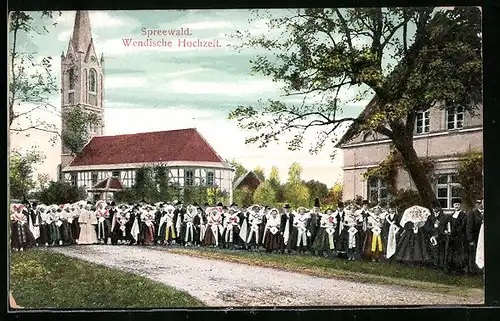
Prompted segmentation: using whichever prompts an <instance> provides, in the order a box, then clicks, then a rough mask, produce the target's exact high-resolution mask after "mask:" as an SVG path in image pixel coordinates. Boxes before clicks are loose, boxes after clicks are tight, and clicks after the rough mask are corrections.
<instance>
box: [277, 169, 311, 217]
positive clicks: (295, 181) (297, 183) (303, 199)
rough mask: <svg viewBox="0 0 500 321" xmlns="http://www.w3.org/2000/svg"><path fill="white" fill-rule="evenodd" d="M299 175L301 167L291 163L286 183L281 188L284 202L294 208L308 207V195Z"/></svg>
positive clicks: (307, 190)
mask: <svg viewBox="0 0 500 321" xmlns="http://www.w3.org/2000/svg"><path fill="white" fill-rule="evenodd" d="M301 174H302V166H301V165H300V164H299V163H293V164H292V165H291V166H290V168H289V170H288V181H287V182H286V183H285V185H284V186H283V193H284V197H285V200H286V201H287V202H288V203H290V204H291V205H292V206H293V207H295V208H296V207H299V206H309V198H310V193H309V189H308V188H307V186H306V185H305V184H304V182H303V181H302V179H301V178H300V175H301Z"/></svg>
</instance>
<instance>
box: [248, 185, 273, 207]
mask: <svg viewBox="0 0 500 321" xmlns="http://www.w3.org/2000/svg"><path fill="white" fill-rule="evenodd" d="M253 202H254V203H255V204H260V205H263V206H269V207H273V206H274V205H275V203H276V191H275V189H274V188H273V186H272V185H271V183H270V181H265V182H264V183H262V184H260V185H259V186H258V187H257V189H256V190H255V191H254V193H253Z"/></svg>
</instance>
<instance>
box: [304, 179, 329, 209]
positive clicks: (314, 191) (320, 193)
mask: <svg viewBox="0 0 500 321" xmlns="http://www.w3.org/2000/svg"><path fill="white" fill-rule="evenodd" d="M304 184H305V185H306V186H307V188H308V189H309V206H310V207H312V206H314V200H315V199H316V198H319V199H320V200H321V199H323V198H325V197H326V195H327V194H328V186H326V184H325V183H321V182H320V181H315V180H310V181H307V182H305V183H304ZM320 205H321V202H320Z"/></svg>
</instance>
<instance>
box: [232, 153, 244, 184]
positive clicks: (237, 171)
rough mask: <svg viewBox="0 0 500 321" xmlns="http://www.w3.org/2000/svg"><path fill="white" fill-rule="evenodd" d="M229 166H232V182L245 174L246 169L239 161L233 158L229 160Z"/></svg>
mask: <svg viewBox="0 0 500 321" xmlns="http://www.w3.org/2000/svg"><path fill="white" fill-rule="evenodd" d="M229 163H230V164H231V166H233V168H234V177H233V182H236V181H237V180H238V178H240V177H241V176H242V175H245V174H246V173H247V172H248V170H247V169H246V168H245V166H243V164H241V163H239V162H238V161H236V160H235V159H233V160H232V161H230V162H229Z"/></svg>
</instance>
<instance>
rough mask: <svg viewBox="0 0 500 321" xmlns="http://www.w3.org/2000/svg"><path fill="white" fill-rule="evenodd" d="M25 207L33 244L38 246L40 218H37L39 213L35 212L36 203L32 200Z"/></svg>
mask: <svg viewBox="0 0 500 321" xmlns="http://www.w3.org/2000/svg"><path fill="white" fill-rule="evenodd" d="M27 203H28V206H27V207H26V209H27V217H28V228H29V229H30V231H31V234H32V235H33V238H34V240H35V244H34V245H35V246H38V245H39V243H38V238H39V237H40V220H39V215H38V213H37V212H36V208H37V206H38V205H37V203H36V202H33V203H32V204H29V202H27ZM37 219H38V220H37Z"/></svg>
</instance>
